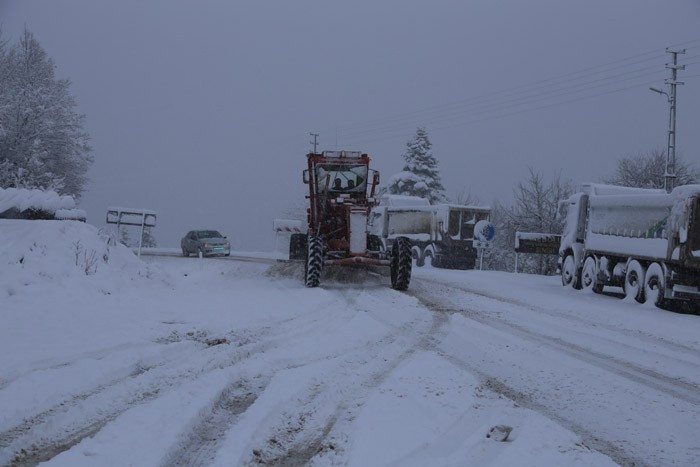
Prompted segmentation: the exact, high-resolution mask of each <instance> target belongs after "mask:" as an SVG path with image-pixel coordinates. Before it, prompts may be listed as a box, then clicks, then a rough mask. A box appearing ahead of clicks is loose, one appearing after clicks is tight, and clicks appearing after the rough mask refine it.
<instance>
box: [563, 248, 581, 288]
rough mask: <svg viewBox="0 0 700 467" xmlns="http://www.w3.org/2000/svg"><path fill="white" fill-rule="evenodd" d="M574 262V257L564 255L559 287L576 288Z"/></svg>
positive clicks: (576, 280) (576, 279)
mask: <svg viewBox="0 0 700 467" xmlns="http://www.w3.org/2000/svg"><path fill="white" fill-rule="evenodd" d="M576 276H577V274H576V261H575V260H574V255H566V257H565V258H564V262H563V263H562V265H561V285H563V286H564V287H573V288H574V289H575V288H577V287H576V285H577V282H578V278H577V277H576Z"/></svg>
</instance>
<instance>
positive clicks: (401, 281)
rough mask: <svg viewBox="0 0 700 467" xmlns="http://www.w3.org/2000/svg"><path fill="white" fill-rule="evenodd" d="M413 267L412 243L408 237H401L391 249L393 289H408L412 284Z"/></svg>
mask: <svg viewBox="0 0 700 467" xmlns="http://www.w3.org/2000/svg"><path fill="white" fill-rule="evenodd" d="M412 266H413V253H412V252H411V242H410V241H409V240H408V238H406V237H399V238H397V239H396V240H395V241H394V246H393V247H392V249H391V287H392V288H394V289H396V290H406V289H408V284H409V283H410V282H411V267H412Z"/></svg>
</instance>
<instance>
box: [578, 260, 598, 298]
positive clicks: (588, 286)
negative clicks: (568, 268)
mask: <svg viewBox="0 0 700 467" xmlns="http://www.w3.org/2000/svg"><path fill="white" fill-rule="evenodd" d="M581 288H582V289H583V290H591V291H593V292H595V293H601V292H602V291H603V284H601V283H600V279H599V278H598V262H597V261H596V259H595V257H593V256H589V257H588V258H586V261H584V262H583V269H582V270H581Z"/></svg>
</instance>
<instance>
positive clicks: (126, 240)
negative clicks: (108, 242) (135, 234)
mask: <svg viewBox="0 0 700 467" xmlns="http://www.w3.org/2000/svg"><path fill="white" fill-rule="evenodd" d="M118 237H119V243H121V244H122V245H124V246H128V247H129V248H131V247H132V246H133V245H132V244H131V236H130V235H129V230H128V227H125V226H123V225H122V226H120V227H119V232H118Z"/></svg>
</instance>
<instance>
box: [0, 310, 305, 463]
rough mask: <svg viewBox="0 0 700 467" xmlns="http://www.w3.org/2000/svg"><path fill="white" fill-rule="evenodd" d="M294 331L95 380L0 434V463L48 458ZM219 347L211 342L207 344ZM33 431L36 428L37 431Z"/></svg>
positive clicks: (265, 331) (257, 333) (258, 333)
mask: <svg viewBox="0 0 700 467" xmlns="http://www.w3.org/2000/svg"><path fill="white" fill-rule="evenodd" d="M318 315H319V313H317V312H314V313H306V314H303V315H299V316H296V317H294V318H287V319H284V320H282V321H280V323H283V324H284V325H286V324H289V323H294V324H296V325H298V324H299V323H297V320H301V321H302V326H307V325H308V324H309V323H310V324H311V325H313V322H314V321H315V320H316V317H317V316H318ZM306 321H309V323H307V322H306ZM275 324H277V323H273V324H270V323H268V324H265V325H264V326H261V327H259V328H257V330H256V329H255V328H254V329H253V336H254V337H258V338H261V337H263V336H265V335H269V331H270V329H271V327H272V326H274V325H275ZM298 332H299V327H298V326H296V327H294V328H293V329H291V330H286V329H285V330H283V331H282V332H281V333H279V334H275V335H273V336H270V337H267V338H265V339H263V340H261V341H259V342H255V341H254V342H252V343H246V344H244V345H241V346H239V347H236V348H234V349H232V350H231V351H226V352H219V354H218V355H216V356H215V357H209V356H208V355H202V354H201V352H198V353H197V354H194V355H191V356H190V360H191V361H190V362H186V361H185V362H183V360H182V359H181V358H174V359H172V360H171V361H166V362H164V363H162V362H161V363H160V364H157V365H154V366H152V367H148V368H145V367H142V368H139V369H137V370H135V371H133V372H132V374H130V375H129V376H127V377H125V378H119V379H117V380H115V381H111V382H108V383H105V384H102V385H99V386H97V387H95V388H94V389H93V390H90V391H87V392H84V393H81V394H79V395H77V396H74V397H73V398H71V399H69V400H66V401H62V402H61V403H59V404H57V405H56V406H54V407H52V408H50V409H48V410H46V411H43V412H41V413H39V414H36V415H34V416H32V417H29V418H26V419H25V420H23V422H22V423H20V424H19V425H17V426H15V427H13V428H11V429H9V430H6V431H4V432H2V433H0V465H5V463H11V465H36V464H38V463H40V462H44V461H47V460H50V459H51V458H53V457H55V456H56V455H58V454H60V453H61V452H64V451H66V450H68V449H70V448H71V447H73V446H75V445H76V444H78V443H79V442H80V441H82V440H83V439H84V438H86V437H90V436H93V435H94V434H95V433H97V432H98V431H99V430H100V429H102V428H103V427H104V426H105V425H106V424H107V423H109V422H111V421H113V420H114V419H116V418H117V417H118V416H119V415H121V414H122V413H124V412H125V411H126V410H128V409H130V408H132V407H134V406H136V405H140V404H143V403H147V402H149V401H151V400H153V399H155V398H156V397H158V396H159V394H160V393H161V391H168V390H172V389H174V388H176V387H177V385H179V384H182V383H183V382H185V381H188V380H192V379H195V378H198V377H200V376H201V375H203V374H205V373H207V372H209V371H213V370H215V369H223V368H227V367H230V366H233V365H236V364H239V363H240V362H242V361H243V360H246V359H248V358H251V357H252V356H254V355H257V354H260V353H263V352H265V351H267V350H269V349H271V348H273V347H276V346H278V345H279V344H280V343H284V342H286V341H287V340H288V339H289V338H290V336H294V335H295V334H296V333H298ZM180 337H182V336H180ZM249 338H250V337H249ZM171 339H172V335H168V336H166V337H164V338H163V342H172V340H171ZM220 347H221V346H220V345H217V346H215V347H211V349H216V348H220ZM208 349H210V348H209V347H204V348H202V349H200V350H202V351H205V352H206V351H207V350H208ZM144 380H145V381H144ZM73 412H77V413H78V415H77V420H74V419H71V415H72V413H73ZM36 432H39V435H38V436H37V435H36V434H35V433H36Z"/></svg>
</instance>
